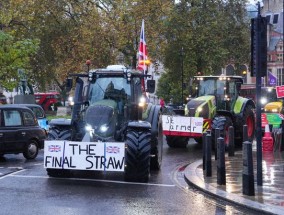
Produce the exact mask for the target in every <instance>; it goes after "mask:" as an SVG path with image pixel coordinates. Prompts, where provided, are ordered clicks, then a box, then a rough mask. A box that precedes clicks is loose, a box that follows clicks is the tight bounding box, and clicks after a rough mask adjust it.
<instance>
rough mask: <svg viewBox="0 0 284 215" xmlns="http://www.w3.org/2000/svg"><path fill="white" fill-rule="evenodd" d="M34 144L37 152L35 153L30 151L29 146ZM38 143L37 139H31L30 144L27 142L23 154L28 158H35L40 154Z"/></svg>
mask: <svg viewBox="0 0 284 215" xmlns="http://www.w3.org/2000/svg"><path fill="white" fill-rule="evenodd" d="M31 144H32V145H34V146H35V147H36V152H35V153H34V154H30V152H29V146H30V145H31ZM38 150H39V149H38V143H37V142H36V141H35V140H30V141H29V143H28V144H26V146H25V150H24V151H23V156H24V157H25V158H26V159H27V160H32V159H35V158H36V157H37V155H38Z"/></svg>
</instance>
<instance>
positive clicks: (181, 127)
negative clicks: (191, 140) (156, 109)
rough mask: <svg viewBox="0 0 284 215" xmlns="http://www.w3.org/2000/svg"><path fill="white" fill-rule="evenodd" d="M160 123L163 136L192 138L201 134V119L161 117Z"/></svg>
mask: <svg viewBox="0 0 284 215" xmlns="http://www.w3.org/2000/svg"><path fill="white" fill-rule="evenodd" d="M162 122H163V134H164V135H170V136H188V137H194V136H200V134H202V129H203V118H202V117H185V116H173V115H163V116H162Z"/></svg>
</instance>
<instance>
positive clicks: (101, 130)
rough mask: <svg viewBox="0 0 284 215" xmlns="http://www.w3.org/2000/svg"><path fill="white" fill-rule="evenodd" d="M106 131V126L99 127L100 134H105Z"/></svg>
mask: <svg viewBox="0 0 284 215" xmlns="http://www.w3.org/2000/svg"><path fill="white" fill-rule="evenodd" d="M107 130H108V126H107V125H106V124H104V125H102V126H101V127H100V132H102V133H104V132H106V131H107Z"/></svg>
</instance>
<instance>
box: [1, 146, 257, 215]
mask: <svg viewBox="0 0 284 215" xmlns="http://www.w3.org/2000/svg"><path fill="white" fill-rule="evenodd" d="M200 158H201V148H200V147H198V145H196V144H194V143H190V144H189V145H188V147H187V148H186V149H171V148H169V147H168V146H167V145H166V144H165V145H164V151H163V165H162V169H161V171H159V172H152V174H151V178H150V181H149V183H147V184H138V183H127V182H124V181H123V175H122V174H117V173H115V174H112V173H96V174H94V175H92V176H89V177H81V176H82V175H79V177H78V178H70V179H53V178H49V177H48V176H47V175H46V171H45V170H44V168H43V152H40V154H39V156H38V158H37V159H36V160H34V161H29V162H26V161H25V159H24V158H23V156H22V155H21V154H19V155H5V159H1V161H0V202H1V209H0V213H1V214H7V215H9V214H29V215H30V214H52V215H54V214H58V215H60V214H68V215H69V214H76V215H77V214H119V215H124V214H126V215H128V214H129V215H130V214H131V215H133V214H151V215H153V214H198V215H202V214H206V215H208V214H253V211H249V210H247V209H245V208H240V207H235V206H233V205H231V204H228V203H226V202H223V201H218V200H215V199H212V198H210V197H208V196H206V195H205V194H204V193H202V192H200V191H198V190H196V189H193V188H191V187H188V185H187V184H186V183H185V181H184V178H183V168H184V166H185V165H186V164H188V163H190V162H193V161H195V160H196V159H200ZM255 214H256V213H255Z"/></svg>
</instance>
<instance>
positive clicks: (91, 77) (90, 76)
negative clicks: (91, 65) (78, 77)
mask: <svg viewBox="0 0 284 215" xmlns="http://www.w3.org/2000/svg"><path fill="white" fill-rule="evenodd" d="M88 76H89V81H92V79H93V73H92V72H89V75H88Z"/></svg>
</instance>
